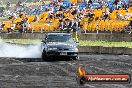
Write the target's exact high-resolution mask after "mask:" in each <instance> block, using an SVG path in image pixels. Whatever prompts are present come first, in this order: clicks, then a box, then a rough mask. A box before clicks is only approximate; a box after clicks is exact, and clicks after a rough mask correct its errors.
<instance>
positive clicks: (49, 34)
mask: <svg viewBox="0 0 132 88" xmlns="http://www.w3.org/2000/svg"><path fill="white" fill-rule="evenodd" d="M47 35H70V34H69V33H48V34H47Z"/></svg>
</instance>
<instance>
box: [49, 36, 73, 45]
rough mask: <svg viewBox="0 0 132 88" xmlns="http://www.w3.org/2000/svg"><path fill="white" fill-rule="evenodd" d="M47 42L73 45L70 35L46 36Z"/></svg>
mask: <svg viewBox="0 0 132 88" xmlns="http://www.w3.org/2000/svg"><path fill="white" fill-rule="evenodd" d="M47 42H67V43H73V42H74V40H73V38H72V37H71V35H48V37H47Z"/></svg>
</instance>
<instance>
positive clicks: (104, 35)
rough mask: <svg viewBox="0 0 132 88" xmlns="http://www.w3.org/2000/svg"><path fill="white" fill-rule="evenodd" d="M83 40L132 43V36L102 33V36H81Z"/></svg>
mask: <svg viewBox="0 0 132 88" xmlns="http://www.w3.org/2000/svg"><path fill="white" fill-rule="evenodd" d="M79 39H81V40H103V41H132V34H127V33H125V34H121V33H114V34H109V33H101V34H81V35H79Z"/></svg>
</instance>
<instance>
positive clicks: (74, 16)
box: [1, 0, 132, 33]
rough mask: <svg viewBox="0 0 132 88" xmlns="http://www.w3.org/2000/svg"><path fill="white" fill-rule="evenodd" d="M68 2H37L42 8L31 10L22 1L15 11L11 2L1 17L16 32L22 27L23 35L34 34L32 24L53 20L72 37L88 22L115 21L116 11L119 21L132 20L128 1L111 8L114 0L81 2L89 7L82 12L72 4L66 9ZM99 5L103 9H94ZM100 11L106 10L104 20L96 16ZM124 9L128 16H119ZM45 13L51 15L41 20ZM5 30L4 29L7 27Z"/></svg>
mask: <svg viewBox="0 0 132 88" xmlns="http://www.w3.org/2000/svg"><path fill="white" fill-rule="evenodd" d="M64 1H65V2H66V1H67V2H68V0H51V1H50V2H49V4H47V3H46V2H45V1H42V0H40V1H37V0H34V2H35V3H38V4H35V5H30V6H28V5H27V4H26V2H21V0H20V1H18V2H17V3H16V5H15V6H13V7H11V4H10V2H7V5H6V8H5V9H4V11H3V12H2V14H1V16H3V17H4V16H8V18H9V20H11V24H12V25H11V27H12V28H14V27H15V26H19V27H20V28H19V29H21V30H20V32H26V30H30V29H31V24H30V23H32V22H44V23H49V24H50V23H52V22H53V19H58V20H55V21H58V23H57V24H59V25H58V27H57V28H56V30H58V29H59V30H60V31H64V30H66V31H67V32H68V33H69V32H70V31H71V29H73V31H74V32H76V31H77V30H78V29H79V28H82V27H83V26H84V24H83V23H84V22H82V21H84V18H87V19H88V20H87V22H88V23H90V22H92V21H97V20H111V17H110V15H111V13H112V12H113V11H114V10H116V20H128V19H129V18H130V17H132V13H130V12H128V8H129V7H131V6H129V4H128V2H126V1H127V0H114V1H113V2H112V6H111V7H110V4H109V3H111V0H80V2H83V3H84V4H85V7H84V8H81V9H80V7H79V5H78V3H77V2H75V3H68V5H66V4H65V2H64ZM69 1H70V0H69ZM74 1H75V0H74ZM77 1H78V0H77ZM95 3H98V4H99V5H100V6H99V7H98V8H94V7H93V4H95ZM98 9H101V10H102V13H101V15H100V16H97V15H98V13H97V14H96V13H95V10H98ZM120 9H122V10H126V13H125V15H124V16H123V15H122V14H120V13H119V12H118V10H120ZM43 12H47V13H48V15H47V16H44V17H42V16H41V17H40V14H42V13H43ZM27 15H34V18H33V20H32V21H31V22H29V18H28V17H27ZM16 18H22V19H21V22H17V23H15V25H14V20H15V19H16ZM2 23H3V22H2ZM2 27H4V26H3V24H2Z"/></svg>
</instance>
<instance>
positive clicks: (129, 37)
mask: <svg viewBox="0 0 132 88" xmlns="http://www.w3.org/2000/svg"><path fill="white" fill-rule="evenodd" d="M45 34H46V33H12V34H7V33H0V36H1V38H4V39H43V38H44V37H45ZM78 36H79V39H80V40H103V41H132V34H121V33H116V34H109V33H101V34H79V35H78Z"/></svg>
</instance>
